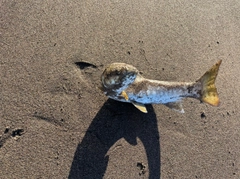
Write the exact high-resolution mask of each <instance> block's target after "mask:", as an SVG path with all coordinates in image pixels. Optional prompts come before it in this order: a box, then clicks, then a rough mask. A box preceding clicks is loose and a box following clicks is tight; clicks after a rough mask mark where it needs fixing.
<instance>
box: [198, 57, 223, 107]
mask: <svg viewBox="0 0 240 179" xmlns="http://www.w3.org/2000/svg"><path fill="white" fill-rule="evenodd" d="M221 62H222V60H219V61H218V62H217V63H216V64H215V65H213V66H212V68H211V69H210V70H208V71H207V72H206V73H205V74H204V75H203V76H202V77H201V78H200V79H199V80H197V83H198V82H200V83H201V93H200V100H201V101H203V102H205V103H208V104H210V105H212V106H219V103H220V100H219V97H218V92H217V88H216V86H215V80H216V78H217V74H218V70H219V66H220V65H221Z"/></svg>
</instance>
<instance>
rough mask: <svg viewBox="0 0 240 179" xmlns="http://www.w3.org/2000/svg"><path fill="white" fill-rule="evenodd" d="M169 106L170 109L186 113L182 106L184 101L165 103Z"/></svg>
mask: <svg viewBox="0 0 240 179" xmlns="http://www.w3.org/2000/svg"><path fill="white" fill-rule="evenodd" d="M165 105H166V106H167V107H169V108H170V109H172V110H174V111H177V112H180V113H184V109H183V107H182V103H181V102H180V101H178V102H171V103H166V104H165Z"/></svg>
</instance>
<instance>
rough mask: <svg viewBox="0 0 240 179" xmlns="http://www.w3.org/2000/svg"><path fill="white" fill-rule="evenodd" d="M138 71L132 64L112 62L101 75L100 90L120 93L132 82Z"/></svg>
mask: <svg viewBox="0 0 240 179" xmlns="http://www.w3.org/2000/svg"><path fill="white" fill-rule="evenodd" d="M138 74H139V71H138V70H137V69H136V68H135V67H133V66H132V65H128V64H125V63H112V64H110V65H109V66H107V67H106V69H105V70H104V71H103V73H102V75H101V81H102V87H101V89H102V91H103V92H106V91H108V92H109V91H112V92H116V93H121V92H122V91H123V90H124V89H126V88H127V87H128V86H129V85H130V84H131V83H133V82H134V80H135V79H136V77H137V75H138Z"/></svg>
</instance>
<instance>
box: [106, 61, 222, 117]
mask: <svg viewBox="0 0 240 179" xmlns="http://www.w3.org/2000/svg"><path fill="white" fill-rule="evenodd" d="M220 64H221V61H219V62H218V63H217V64H216V65H215V66H213V67H212V68H211V69H210V70H209V71H207V72H206V73H205V74H204V75H203V76H202V77H201V78H200V79H199V80H197V81H196V82H168V81H158V80H151V79H146V78H144V77H143V76H142V75H141V74H140V73H139V71H138V70H137V69H136V68H135V67H133V66H132V65H128V64H125V63H113V64H110V65H109V66H108V67H107V68H106V69H105V70H104V72H103V74H102V76H101V81H102V86H101V89H102V91H103V92H104V93H105V94H106V95H107V96H108V97H109V98H112V99H114V100H117V101H122V102H129V103H132V104H133V105H134V106H135V107H137V108H138V109H139V110H141V111H142V112H147V110H146V108H145V106H144V104H164V105H166V106H168V107H170V108H171V109H174V110H177V111H179V112H182V113H183V112H184V110H183V108H182V104H181V99H183V98H188V97H190V98H196V99H199V100H200V101H204V102H207V103H209V104H211V105H214V106H217V105H218V104H219V99H218V95H217V91H216V87H215V85H214V82H215V78H216V76H217V72H218V68H219V66H220Z"/></svg>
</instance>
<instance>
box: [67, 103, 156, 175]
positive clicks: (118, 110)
mask: <svg viewBox="0 0 240 179" xmlns="http://www.w3.org/2000/svg"><path fill="white" fill-rule="evenodd" d="M147 110H148V113H147V114H144V113H142V112H140V111H138V110H137V109H135V108H134V106H133V105H132V104H128V103H122V102H117V101H114V100H111V99H108V100H107V101H106V102H105V103H104V105H103V106H102V108H101V109H100V110H99V112H98V113H97V115H96V116H95V117H94V119H93V121H92V123H91V124H90V126H89V128H88V130H87V132H86V134H85V136H84V138H83V140H82V141H81V143H79V145H78V147H77V149H76V151H75V155H74V158H73V162H72V166H71V169H70V173H69V176H68V178H69V179H75V178H76V179H77V178H81V179H88V178H89V179H90V178H91V179H92V178H95V179H98V178H103V176H104V173H105V171H106V168H107V165H108V159H109V158H108V156H107V155H106V154H107V152H108V150H109V149H110V148H111V146H113V144H114V143H116V142H117V141H118V140H119V139H121V138H124V139H125V140H126V141H127V142H128V143H129V144H131V145H137V137H138V138H139V139H140V140H141V141H142V143H143V145H144V147H145V150H146V154H147V159H148V167H149V178H150V179H155V178H156V179H157V178H160V167H161V164H160V142H159V141H160V136H159V132H158V126H157V119H156V114H155V112H154V110H153V107H152V105H148V106H147ZM136 167H137V163H136Z"/></svg>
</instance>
